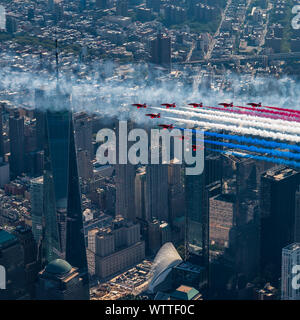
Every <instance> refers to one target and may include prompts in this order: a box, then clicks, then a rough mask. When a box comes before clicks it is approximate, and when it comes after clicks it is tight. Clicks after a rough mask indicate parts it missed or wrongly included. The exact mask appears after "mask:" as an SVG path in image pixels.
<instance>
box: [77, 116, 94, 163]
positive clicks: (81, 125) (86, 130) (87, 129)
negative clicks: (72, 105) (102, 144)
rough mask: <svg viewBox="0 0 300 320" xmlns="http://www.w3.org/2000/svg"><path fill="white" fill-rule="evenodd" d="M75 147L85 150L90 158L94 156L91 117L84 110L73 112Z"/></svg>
mask: <svg viewBox="0 0 300 320" xmlns="http://www.w3.org/2000/svg"><path fill="white" fill-rule="evenodd" d="M74 128H75V141H76V148H77V150H78V149H82V150H86V151H88V153H89V157H90V160H92V159H93V158H94V151H93V144H92V142H93V127H92V119H91V117H89V116H88V114H86V113H85V112H80V113H75V114H74Z"/></svg>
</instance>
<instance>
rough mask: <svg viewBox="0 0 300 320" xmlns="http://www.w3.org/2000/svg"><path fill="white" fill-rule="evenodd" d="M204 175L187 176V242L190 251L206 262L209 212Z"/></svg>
mask: <svg viewBox="0 0 300 320" xmlns="http://www.w3.org/2000/svg"><path fill="white" fill-rule="evenodd" d="M204 191H205V186H204V174H200V175H195V176H193V175H186V176H185V201H186V217H187V226H186V227H187V239H186V240H187V242H188V244H189V251H190V252H192V253H194V254H196V255H198V256H199V257H201V260H202V258H203V261H204V260H206V256H207V255H208V245H209V239H208V228H209V224H208V212H207V210H205V206H204V205H205V192H204Z"/></svg>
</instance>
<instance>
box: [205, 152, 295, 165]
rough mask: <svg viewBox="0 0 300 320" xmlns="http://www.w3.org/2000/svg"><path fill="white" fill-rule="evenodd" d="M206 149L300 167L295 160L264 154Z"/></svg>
mask: <svg viewBox="0 0 300 320" xmlns="http://www.w3.org/2000/svg"><path fill="white" fill-rule="evenodd" d="M206 149H208V150H210V151H213V152H219V153H223V154H231V155H234V156H237V157H242V158H251V159H256V160H261V161H267V162H272V163H278V164H284V165H287V166H292V167H300V162H296V161H289V160H284V159H278V158H268V157H265V156H258V155H250V154H244V153H239V152H234V151H224V150H218V149H211V148H206Z"/></svg>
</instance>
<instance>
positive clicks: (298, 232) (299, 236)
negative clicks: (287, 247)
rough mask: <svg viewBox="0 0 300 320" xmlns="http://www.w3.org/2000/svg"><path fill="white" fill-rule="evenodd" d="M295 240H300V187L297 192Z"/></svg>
mask: <svg viewBox="0 0 300 320" xmlns="http://www.w3.org/2000/svg"><path fill="white" fill-rule="evenodd" d="M294 241H295V242H300V188H298V189H297V192H296V204H295V236H294Z"/></svg>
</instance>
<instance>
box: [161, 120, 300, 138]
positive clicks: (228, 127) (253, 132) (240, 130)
mask: <svg viewBox="0 0 300 320" xmlns="http://www.w3.org/2000/svg"><path fill="white" fill-rule="evenodd" d="M165 119H168V120H171V121H176V122H179V123H187V124H193V125H197V126H200V127H203V128H210V129H220V130H227V131H233V132H237V133H240V134H248V135H254V136H260V137H264V138H271V139H277V140H281V141H291V142H296V143H299V142H300V136H296V135H290V134H283V133H280V132H274V131H268V130H260V129H256V128H243V127H240V126H234V125H227V124H220V123H210V122H203V121H197V120H188V119H181V118H173V117H165Z"/></svg>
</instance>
